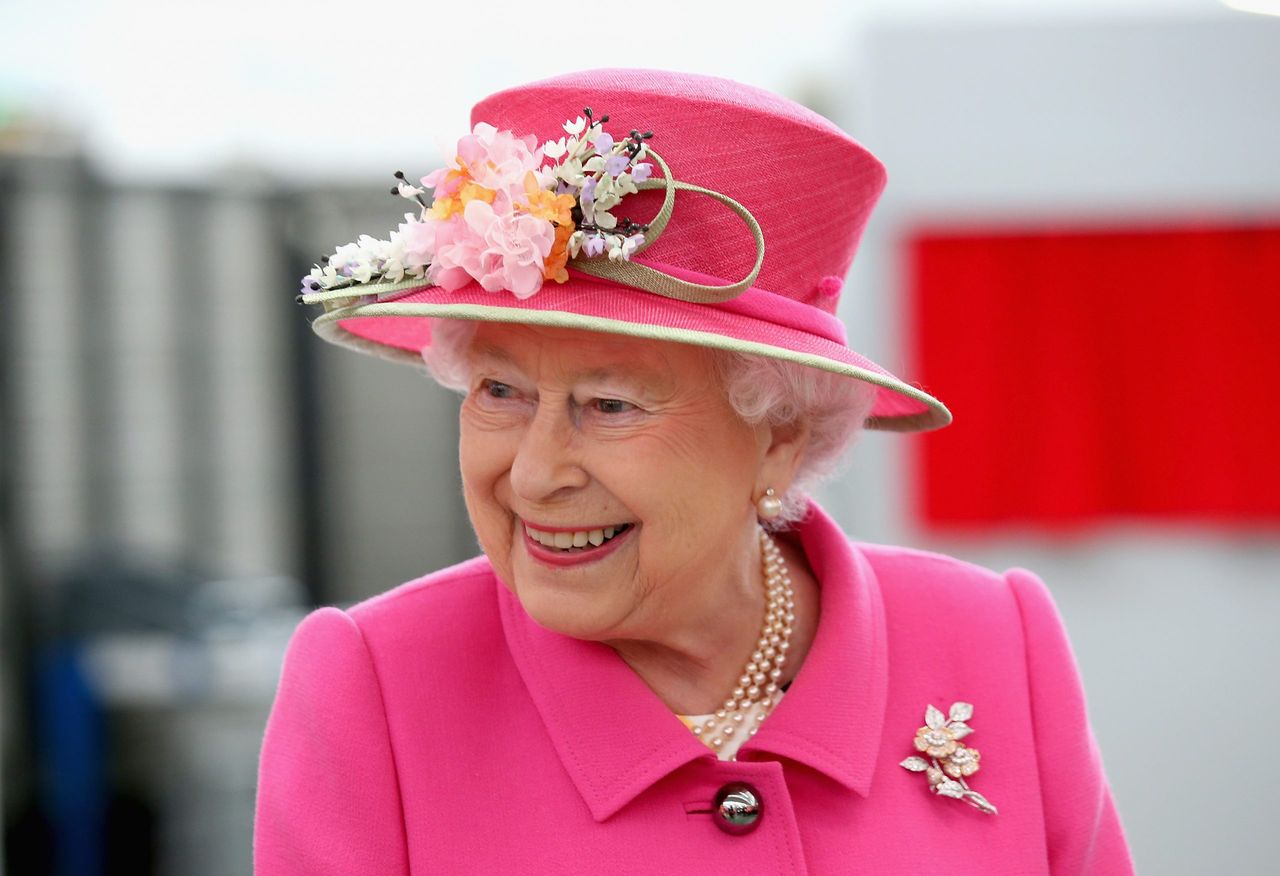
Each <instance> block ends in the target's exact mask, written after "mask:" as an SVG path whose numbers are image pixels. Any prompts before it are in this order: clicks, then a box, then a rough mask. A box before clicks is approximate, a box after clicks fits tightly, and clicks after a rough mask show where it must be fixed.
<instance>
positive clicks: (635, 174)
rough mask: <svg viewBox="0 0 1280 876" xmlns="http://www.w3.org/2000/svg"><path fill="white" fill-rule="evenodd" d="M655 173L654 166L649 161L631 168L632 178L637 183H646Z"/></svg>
mask: <svg viewBox="0 0 1280 876" xmlns="http://www.w3.org/2000/svg"><path fill="white" fill-rule="evenodd" d="M652 173H653V165H652V164H650V163H649V162H648V161H641V162H640V163H639V164H637V165H636V166H634V167H632V168H631V178H632V179H633V180H635V181H636V182H644V181H645V180H647V179H648V178H649V176H650V174H652Z"/></svg>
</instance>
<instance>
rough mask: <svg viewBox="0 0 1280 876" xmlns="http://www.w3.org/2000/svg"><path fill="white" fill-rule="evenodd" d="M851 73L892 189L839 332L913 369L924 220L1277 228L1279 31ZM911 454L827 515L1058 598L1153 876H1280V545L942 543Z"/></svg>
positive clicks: (867, 58)
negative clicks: (1189, 221) (1279, 829)
mask: <svg viewBox="0 0 1280 876" xmlns="http://www.w3.org/2000/svg"><path fill="white" fill-rule="evenodd" d="M851 55H854V56H855V57H856V58H857V59H858V60H857V61H851V62H850V63H849V65H848V69H847V71H846V72H847V79H846V82H847V90H845V91H843V92H842V93H841V96H842V101H843V102H842V104H841V105H840V108H839V111H838V115H837V118H836V120H837V121H838V122H841V123H842V124H844V125H845V126H846V127H847V128H848V129H849V130H850V131H851V132H853V133H854V134H855V136H857V137H858V138H859V139H860V140H862V141H863V142H864V143H866V145H868V146H869V147H870V148H871V149H872V150H873V151H874V152H876V153H877V154H878V155H879V156H880V157H881V158H882V159H883V160H884V161H885V163H886V164H887V166H888V168H889V179H890V181H889V187H888V189H887V191H886V195H885V197H884V200H883V201H882V204H881V207H880V208H879V210H878V212H877V214H876V216H875V217H874V218H873V220H872V227H871V229H870V231H869V233H868V236H867V238H866V240H865V244H864V249H863V251H862V252H861V253H860V254H859V258H858V261H857V262H856V264H855V267H854V271H853V273H852V276H851V281H850V286H849V287H846V288H851V292H850V293H849V294H848V295H847V300H846V301H845V302H844V303H843V307H844V309H843V310H842V314H841V315H842V317H843V318H844V319H845V322H846V324H847V325H848V326H849V330H850V339H851V342H852V343H853V344H854V345H855V346H857V347H858V348H859V349H864V350H866V351H867V352H868V353H869V354H871V355H872V356H873V358H875V359H876V360H877V361H879V362H881V364H883V365H885V366H886V367H889V368H890V369H898V370H899V373H902V372H901V370H900V369H903V368H904V363H903V361H902V360H903V356H902V349H903V348H902V344H901V337H902V331H903V326H901V325H900V324H899V323H898V320H897V316H898V312H899V305H898V302H897V301H896V300H895V296H896V295H897V294H898V291H899V289H900V284H899V277H900V275H899V268H900V265H899V263H898V253H899V250H898V249H897V247H898V244H899V243H900V241H901V239H902V234H903V233H904V231H905V230H907V229H909V228H911V227H912V226H913V225H914V224H915V223H917V222H920V221H922V220H926V219H928V220H935V219H940V218H948V219H955V220H962V219H965V218H981V219H994V218H1001V219H1009V218H1024V219H1028V220H1029V221H1035V219H1036V218H1037V217H1041V216H1050V215H1051V216H1054V217H1057V218H1061V217H1063V216H1074V217H1077V218H1081V219H1090V218H1103V219H1106V218H1111V219H1115V218H1123V217H1137V218H1152V217H1160V216H1169V217H1171V218H1178V217H1182V218H1185V217H1187V216H1192V215H1203V214H1205V213H1213V214H1215V215H1223V216H1226V217H1228V218H1232V217H1236V218H1238V217H1247V216H1254V215H1265V214H1268V213H1269V214H1270V215H1271V216H1272V217H1275V216H1276V215H1280V20H1273V19H1266V18H1262V17H1256V16H1240V17H1234V18H1232V17H1223V16H1220V15H1214V16H1212V17H1210V18H1206V19H1205V20H1203V21H1196V20H1192V19H1187V18H1182V19H1179V20H1169V21H1167V22H1163V23H1162V22H1150V21H1148V22H1145V23H1139V22H1136V21H1107V22H1103V21H1097V22H1081V21H1075V22H1066V21H1064V22H1062V23H1057V24H1055V23H1048V22H1038V23H1033V24H1021V25H1001V26H997V25H978V26H975V25H960V24H944V25H937V24H922V23H920V22H913V23H909V24H901V25H892V26H890V25H884V26H878V27H872V28H870V29H868V30H866V31H865V32H864V33H863V36H862V42H861V44H859V45H857V46H855V47H853V48H852V49H851ZM907 376H908V377H911V376H912V375H910V374H909V373H908V374H907ZM943 401H944V402H945V401H946V399H945V398H944V399H943ZM954 413H955V415H956V417H957V419H959V418H963V417H964V415H965V412H964V411H963V410H958V411H955V412H954ZM1241 427H1247V424H1241ZM908 440H911V439H904V438H903V437H902V436H895V435H879V434H869V435H867V436H866V437H865V438H864V439H863V443H862V444H861V445H860V446H859V447H858V448H857V449H856V450H855V452H854V457H853V459H852V460H851V464H850V469H849V471H848V472H847V473H846V475H845V476H844V477H843V478H842V479H841V481H840V483H839V484H836V485H833V486H831V487H830V488H828V490H827V491H826V494H825V496H824V497H823V498H824V499H825V501H826V502H827V504H828V506H830V507H831V508H832V510H833V511H834V512H835V513H836V514H837V515H838V516H839V518H840V519H841V521H842V522H843V523H844V524H845V525H846V527H847V528H848V529H849V530H850V531H851V532H853V533H854V534H856V535H857V536H858V537H860V538H863V539H866V540H870V541H883V542H891V543H902V544H910V545H915V546H920V547H925V548H929V549H933V550H940V551H943V552H946V553H950V554H953V555H956V556H960V557H962V558H964V559H968V560H972V561H975V562H978V563H981V564H983V565H986V566H989V567H991V568H994V569H997V570H1004V569H1006V568H1008V567H1010V566H1015V565H1020V566H1026V567H1028V568H1031V569H1032V570H1034V571H1036V572H1037V573H1039V574H1040V575H1041V577H1043V578H1044V579H1045V581H1046V582H1047V583H1048V584H1049V586H1050V588H1051V589H1052V591H1053V593H1054V596H1055V598H1056V599H1057V601H1058V604H1059V607H1060V608H1061V611H1062V614H1063V616H1064V618H1065V620H1066V623H1067V626H1068V628H1069V630H1070V633H1071V636H1072V641H1073V643H1074V646H1075V649H1076V652H1077V657H1078V660H1079V664H1080V667H1081V671H1082V673H1083V676H1084V681H1085V687H1086V690H1087V694H1088V697H1089V703H1090V708H1091V714H1092V719H1093V724H1094V728H1095V731H1096V733H1097V735H1098V738H1099V741H1100V744H1101V747H1102V751H1103V756H1104V758H1105V762H1106V766H1107V770H1108V773H1109V775H1110V777H1111V781H1112V787H1113V791H1114V793H1115V796H1116V800H1117V804H1118V806H1119V808H1120V811H1121V816H1122V818H1123V820H1124V822H1125V826H1126V829H1127V831H1128V833H1129V838H1130V842H1131V845H1132V849H1133V852H1134V856H1135V860H1136V863H1137V865H1138V867H1139V868H1140V870H1141V871H1143V872H1148V873H1162V874H1164V873H1170V874H1172V873H1261V872H1273V870H1272V867H1273V866H1274V850H1275V848H1276V843H1275V838H1274V836H1273V833H1272V830H1273V829H1272V827H1271V823H1272V820H1273V817H1274V813H1275V812H1276V811H1277V807H1280V792H1278V791H1277V785H1276V777H1277V774H1278V771H1277V769H1276V766H1275V762H1274V759H1273V758H1272V756H1271V754H1270V752H1269V751H1268V750H1267V749H1266V746H1265V745H1263V744H1260V743H1262V741H1263V738H1264V736H1265V734H1266V731H1265V730H1263V729H1262V728H1268V727H1272V726H1275V725H1276V724H1277V723H1280V696H1278V695H1277V690H1278V689H1280V686H1278V685H1277V684H1276V682H1275V680H1274V676H1275V672H1276V670H1277V669H1280V640H1278V639H1277V637H1276V636H1275V635H1274V631H1273V627H1274V622H1275V619H1276V618H1280V538H1278V537H1277V536H1278V535H1280V534H1278V533H1277V531H1276V530H1275V529H1274V528H1272V529H1271V530H1270V531H1267V530H1265V529H1258V530H1255V531H1254V532H1253V533H1252V534H1250V533H1247V532H1232V531H1228V530H1225V529H1214V528H1208V527H1194V526H1181V527H1162V526H1157V525H1154V524H1152V525H1143V524H1140V523H1131V524H1115V525H1108V526H1103V527H1100V528H1098V529H1097V530H1096V531H1094V532H1093V533H1091V534H1087V535H1081V536H1076V537H1073V538H1071V539H1069V540H1068V539H1054V538H1050V537H1046V536H1043V535H1037V534H1035V533H1034V531H1031V530H1025V531H1022V532H1014V531H1007V532H1004V533H1003V534H998V535H992V536H991V537H989V538H986V539H984V540H982V541H977V540H972V539H967V540H959V539H951V540H947V539H942V538H938V537H935V536H931V535H930V534H929V533H927V532H924V531H921V530H920V529H919V528H917V527H916V526H915V525H914V524H913V523H912V520H911V516H910V509H909V508H908V507H907V501H906V498H905V494H906V493H907V491H908V489H909V486H910V481H909V472H908V465H907V460H906V458H905V455H904V452H903V451H904V449H905V447H906V446H907V445H906V441H908ZM923 440H928V439H927V438H924V439H923ZM1170 476H1171V477H1176V476H1177V473H1176V472H1171V473H1170ZM1260 731H1261V732H1260ZM1067 778H1068V780H1069V777H1067Z"/></svg>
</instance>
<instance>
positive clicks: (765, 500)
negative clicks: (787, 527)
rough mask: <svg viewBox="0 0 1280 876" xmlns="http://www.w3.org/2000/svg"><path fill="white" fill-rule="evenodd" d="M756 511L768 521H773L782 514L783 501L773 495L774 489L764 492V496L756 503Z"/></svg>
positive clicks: (770, 488)
mask: <svg viewBox="0 0 1280 876" xmlns="http://www.w3.org/2000/svg"><path fill="white" fill-rule="evenodd" d="M756 510H757V511H759V512H760V516H761V517H763V518H765V519H766V520H772V519H773V518H774V517H777V516H778V515H779V514H781V513H782V500H781V499H779V498H778V497H777V496H775V495H774V494H773V487H769V488H768V489H766V490H765V491H764V495H763V496H761V497H760V499H759V501H757V502H756Z"/></svg>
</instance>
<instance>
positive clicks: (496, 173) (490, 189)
mask: <svg viewBox="0 0 1280 876" xmlns="http://www.w3.org/2000/svg"><path fill="white" fill-rule="evenodd" d="M566 117H568V119H569V120H568V121H566ZM471 121H472V125H473V126H474V128H473V131H472V133H471V134H468V135H466V136H464V137H463V138H462V139H461V140H460V141H459V143H458V156H457V158H455V159H454V160H453V162H451V164H450V166H449V167H446V168H443V169H441V170H437V171H436V172H434V173H432V174H430V175H428V176H426V177H423V178H422V185H421V186H418V185H415V184H412V183H410V182H409V181H408V180H407V179H406V178H405V177H404V176H403V175H401V174H397V177H398V178H399V179H400V180H401V182H400V183H399V184H398V186H397V188H396V189H393V191H395V192H397V193H398V194H401V195H403V196H405V197H406V198H410V199H413V200H415V202H416V206H419V207H420V208H421V210H420V212H419V215H418V216H416V217H415V216H414V215H413V214H406V216H405V219H406V222H405V223H403V224H401V225H400V227H399V230H398V231H396V232H392V234H391V237H390V239H389V240H378V239H374V238H372V237H369V236H363V237H361V238H360V240H359V241H357V242H355V243H352V244H347V245H346V246H343V247H339V248H338V250H337V251H336V252H335V253H334V254H333V255H331V256H329V257H328V258H327V260H326V263H325V264H324V265H322V266H320V265H318V266H317V267H316V268H315V269H314V270H312V271H311V273H310V274H309V275H308V276H307V277H304V278H303V294H302V295H300V296H299V301H301V302H302V303H307V304H314V303H319V304H323V306H324V308H325V312H324V313H323V314H321V315H320V316H319V317H317V318H316V320H315V321H314V323H313V327H314V329H315V331H316V333H317V334H319V335H320V336H321V337H323V338H325V339H326V340H329V341H331V342H333V343H336V344H340V345H343V346H347V347H351V348H354V349H357V350H360V351H362V352H366V353H372V354H374V355H377V356H381V357H384V358H389V359H393V360H397V361H403V362H407V363H411V364H415V365H418V366H421V367H425V363H424V361H423V359H422V355H421V352H422V350H423V349H424V348H425V347H427V346H428V345H429V344H430V342H431V319H430V318H431V317H450V318H454V319H472V320H488V321H496V322H511V323H526V324H531V325H549V326H561V327H568V328H578V329H585V330H590V331H598V332H609V333H615V334H622V335H631V336H636V337H646V338H655V339H659V340H666V341H675V342H680V343H687V344H696V345H700V346H705V347H714V348H720V349H726V350H735V351H739V352H744V353H752V354H756V355H760V356H769V357H773V358H777V359H784V360H787V361H791V362H797V363H800V364H803V365H807V366H810V367H813V368H819V369H822V370H825V371H830V372H834V373H837V374H843V375H847V376H849V377H851V378H855V379H858V380H863V381H867V382H869V383H872V384H875V385H876V386H877V387H878V388H879V392H878V394H877V397H876V401H875V404H874V407H873V408H872V412H871V415H870V416H869V418H868V419H867V422H866V425H867V427H868V428H873V429H891V430H897V431H918V430H926V429H936V428H939V427H941V426H945V425H947V424H948V423H949V422H951V414H950V413H949V412H948V411H947V409H946V407H945V406H944V405H943V404H942V403H941V402H939V401H938V400H937V399H935V398H933V397H932V396H930V395H929V394H927V393H925V392H923V391H922V390H920V389H918V388H916V387H914V386H911V385H909V384H907V383H905V382H903V381H902V380H900V379H898V378H897V377H895V376H894V375H892V374H890V373H889V372H888V371H886V370H885V369H883V368H881V367H880V366H879V365H876V364H875V363H874V362H872V361H871V360H869V359H867V358H866V357H864V356H861V355H859V354H858V353H856V352H854V351H853V350H851V349H849V346H848V344H847V342H846V340H845V331H844V326H843V324H842V323H841V322H840V320H839V319H837V318H836V316H835V313H836V305H837V303H838V302H839V298H840V290H841V286H842V284H843V280H844V276H845V274H846V273H847V272H848V270H849V266H850V264H851V263H852V261H853V255H854V251H855V250H856V248H857V245H858V241H859V239H860V238H861V237H862V231H863V229H864V227H865V226H866V223H867V219H868V217H869V216H870V213H871V209H872V207H873V206H874V205H875V202H876V200H877V199H878V198H879V196H880V192H881V190H882V189H883V188H884V184H885V172H884V167H883V165H881V163H880V162H879V160H877V159H876V158H875V156H873V155H872V154H871V153H870V152H868V151H867V150H866V149H864V148H863V147H862V146H861V145H859V144H858V143H857V142H856V141H854V140H853V139H852V138H851V137H849V136H848V135H847V134H845V133H844V132H843V131H841V130H840V129H839V128H838V127H836V126H835V125H834V124H833V123H832V122H830V121H828V120H827V119H826V118H824V117H822V116H820V115H818V114H817V113H814V112H812V111H810V110H808V109H806V108H804V107H802V106H800V105H799V104H796V103H794V102H792V101H789V100H786V99H785V98H782V97H779V96H778V95H775V94H772V93H770V92H767V91H763V90H761V89H758V88H753V87H751V86H748V85H743V84H741V83H738V82H734V81H732V80H728V79H721V78H718V77H713V76H702V75H695V74H690V73H673V72H668V71H662V70H648V69H601V70H586V71H582V72H578V73H570V74H566V75H563V76H557V77H554V78H551V79H545V80H542V81H540V82H533V83H530V84H528V85H521V86H518V87H515V88H510V89H507V90H505V91H500V92H498V93H496V94H493V95H490V96H489V97H487V98H485V99H484V100H482V101H480V102H479V103H478V104H476V105H475V107H474V108H473V109H472V111H471ZM633 128H634V130H632V129H633ZM539 144H541V145H539ZM427 188H431V189H432V190H433V191H432V200H430V201H428V200H427V199H426V198H425V197H424V195H425V192H426V189H427ZM646 216H648V217H650V218H649V219H647V220H645V219H644V217H646ZM766 243H767V245H768V250H767V252H768V257H767V258H766V257H765V244H766Z"/></svg>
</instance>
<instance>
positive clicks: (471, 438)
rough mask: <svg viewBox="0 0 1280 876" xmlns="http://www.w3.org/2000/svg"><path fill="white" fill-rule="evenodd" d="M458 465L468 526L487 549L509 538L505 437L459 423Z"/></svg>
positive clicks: (507, 453) (508, 461)
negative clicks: (504, 503)
mask: <svg viewBox="0 0 1280 876" xmlns="http://www.w3.org/2000/svg"><path fill="white" fill-rule="evenodd" d="M460 438H461V440H460V441H459V445H458V446H459V451H458V464H459V469H460V471H461V474H462V494H463V498H464V500H465V501H466V505H467V513H468V514H469V515H470V517H471V525H472V527H473V528H474V529H475V531H476V537H477V538H479V539H480V544H481V547H482V548H484V549H485V551H486V552H488V551H489V550H491V549H493V548H495V547H497V546H498V544H500V543H505V542H507V541H509V540H510V523H509V515H508V513H507V511H506V509H505V506H504V505H503V503H502V499H501V494H502V490H503V484H504V483H505V481H506V476H507V473H508V472H509V471H510V470H511V453H510V448H509V445H510V441H509V440H507V439H506V438H505V436H503V435H500V434H496V433H494V432H491V431H486V430H483V429H475V428H471V427H469V426H468V425H467V423H466V420H465V419H464V420H463V421H462V423H461V428H460Z"/></svg>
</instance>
